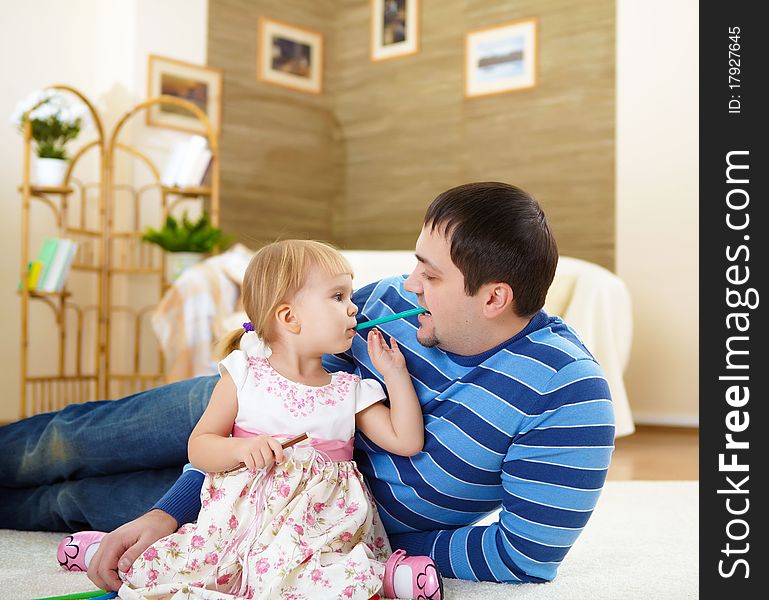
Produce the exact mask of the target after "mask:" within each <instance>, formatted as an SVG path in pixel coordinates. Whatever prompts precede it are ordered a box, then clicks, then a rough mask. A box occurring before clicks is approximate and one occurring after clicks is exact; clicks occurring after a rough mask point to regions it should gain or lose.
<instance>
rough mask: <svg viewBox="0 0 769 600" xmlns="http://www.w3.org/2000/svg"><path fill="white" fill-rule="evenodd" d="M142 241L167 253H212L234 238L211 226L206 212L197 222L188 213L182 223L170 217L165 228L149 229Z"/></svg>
mask: <svg viewBox="0 0 769 600" xmlns="http://www.w3.org/2000/svg"><path fill="white" fill-rule="evenodd" d="M142 239H143V240H144V241H145V242H150V243H152V244H157V245H158V246H160V247H161V248H163V250H166V251H167V252H210V251H211V250H213V249H214V248H217V247H218V248H219V249H222V250H223V249H224V248H226V247H227V246H229V245H230V244H231V243H232V241H233V238H232V236H229V235H224V234H223V233H222V230H221V229H219V228H218V227H214V226H213V225H212V224H211V220H210V218H209V216H208V213H206V212H204V213H203V214H202V215H201V216H200V219H198V220H197V221H191V220H190V219H188V218H187V213H186V212H185V213H184V215H182V218H181V221H177V220H176V219H175V218H174V217H172V216H171V215H168V217H166V222H165V223H164V224H163V227H161V228H160V229H152V228H151V227H149V228H147V230H146V231H145V232H144V235H142Z"/></svg>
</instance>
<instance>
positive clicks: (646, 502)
mask: <svg viewBox="0 0 769 600" xmlns="http://www.w3.org/2000/svg"><path fill="white" fill-rule="evenodd" d="M698 487H699V486H698V483H697V482H696V481H610V482H608V483H607V484H606V487H605V489H604V492H603V494H602V495H601V499H600V501H599V504H598V507H597V508H596V511H595V513H594V514H593V517H592V519H591V520H590V522H589V523H588V525H587V527H586V529H585V531H584V532H583V534H582V535H581V536H580V538H579V539H578V540H577V543H576V544H575V545H574V548H572V550H571V551H570V552H569V554H568V555H567V556H566V559H565V560H564V562H563V564H562V565H561V568H560V570H559V572H558V577H556V579H555V581H553V582H551V583H546V584H539V585H535V584H525V585H506V584H496V583H473V582H469V581H459V580H455V579H446V580H445V595H446V597H447V598H449V599H454V598H457V599H461V600H474V599H478V600H496V599H502V598H514V599H515V600H529V599H541V598H557V599H558V600H586V599H587V600H602V599H606V600H623V599H641V598H643V599H647V598H654V599H655V600H661V599H666V598H670V599H671V600H684V599H686V598H697V597H698V595H699V594H698V574H699V554H698V540H699V537H698V535H699V534H698V514H699V511H698V506H699V505H698ZM60 539H61V535H60V534H58V533H37V532H26V531H10V530H0V542H1V543H0V599H5V598H8V599H11V598H13V599H14V600H16V599H19V600H21V599H31V598H38V597H41V596H53V595H57V594H66V593H71V592H80V591H86V590H91V589H95V588H94V586H93V585H92V584H91V582H90V581H88V578H87V576H86V575H85V574H81V573H68V572H64V571H62V570H60V569H59V566H58V563H57V562H56V545H57V544H58V542H59V540H60Z"/></svg>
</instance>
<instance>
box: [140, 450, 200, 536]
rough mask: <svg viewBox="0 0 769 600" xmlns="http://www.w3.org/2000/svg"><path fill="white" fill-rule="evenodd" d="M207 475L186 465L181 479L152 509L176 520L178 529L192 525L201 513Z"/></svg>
mask: <svg viewBox="0 0 769 600" xmlns="http://www.w3.org/2000/svg"><path fill="white" fill-rule="evenodd" d="M204 479H205V473H203V471H200V470H198V469H196V468H195V467H193V466H192V465H191V464H189V463H188V464H186V465H185V466H184V470H183V471H182V474H181V475H180V476H179V479H177V480H176V483H174V484H173V485H172V486H171V488H170V489H169V490H168V491H167V492H166V493H165V494H164V495H163V497H162V498H161V499H160V500H158V501H157V502H156V503H155V505H154V506H153V507H152V509H150V510H153V509H156V508H157V509H160V510H162V511H163V512H166V513H168V514H169V515H171V516H172V517H173V518H174V519H176V524H177V527H181V526H182V525H184V524H185V523H192V522H193V521H196V520H197V518H198V513H199V512H200V490H201V488H202V487H203V480H204Z"/></svg>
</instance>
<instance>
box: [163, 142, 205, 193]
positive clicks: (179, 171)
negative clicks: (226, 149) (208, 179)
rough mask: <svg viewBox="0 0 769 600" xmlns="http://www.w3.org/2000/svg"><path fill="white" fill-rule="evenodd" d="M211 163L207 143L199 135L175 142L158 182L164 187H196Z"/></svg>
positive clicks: (201, 181) (200, 182)
mask: <svg viewBox="0 0 769 600" xmlns="http://www.w3.org/2000/svg"><path fill="white" fill-rule="evenodd" d="M210 163H211V150H209V148H208V141H207V140H206V138H204V137H203V136H200V135H193V136H190V137H189V138H188V139H186V140H183V141H180V142H177V143H176V145H174V148H173V150H172V151H171V156H170V157H169V159H168V163H167V164H166V168H165V170H164V171H163V174H162V176H161V178H160V182H161V183H162V184H163V185H164V186H166V187H198V186H200V185H201V184H202V183H203V179H204V177H205V175H206V172H207V170H208V165H209V164H210Z"/></svg>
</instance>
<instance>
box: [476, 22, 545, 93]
mask: <svg viewBox="0 0 769 600" xmlns="http://www.w3.org/2000/svg"><path fill="white" fill-rule="evenodd" d="M538 29H539V19H537V18H536V17H531V18H527V19H518V20H515V21H511V22H508V23H504V24H501V25H495V26H494V27H486V28H482V29H475V30H473V31H469V32H467V33H466V34H465V97H466V98H474V97H478V96H488V95H491V94H502V93H507V92H514V91H521V90H527V89H531V88H534V87H536V85H537V70H538V62H539V57H538V54H539V49H538Z"/></svg>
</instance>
